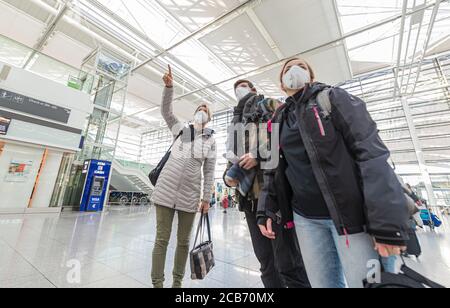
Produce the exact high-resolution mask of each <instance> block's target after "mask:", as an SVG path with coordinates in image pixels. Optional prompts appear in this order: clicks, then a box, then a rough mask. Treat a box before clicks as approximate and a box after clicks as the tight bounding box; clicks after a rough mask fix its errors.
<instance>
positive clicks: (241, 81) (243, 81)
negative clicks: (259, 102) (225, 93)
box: [234, 79, 256, 90]
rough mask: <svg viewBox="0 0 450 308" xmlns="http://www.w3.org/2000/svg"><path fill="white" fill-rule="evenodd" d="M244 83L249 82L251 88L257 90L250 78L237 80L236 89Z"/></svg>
mask: <svg viewBox="0 0 450 308" xmlns="http://www.w3.org/2000/svg"><path fill="white" fill-rule="evenodd" d="M243 83H247V84H248V85H249V86H250V88H251V89H252V90H256V88H255V86H254V85H253V83H252V82H251V81H249V80H246V79H240V80H238V81H236V82H235V83H234V90H236V89H237V87H239V85H241V84H243Z"/></svg>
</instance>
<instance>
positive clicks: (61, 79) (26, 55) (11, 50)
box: [0, 35, 94, 94]
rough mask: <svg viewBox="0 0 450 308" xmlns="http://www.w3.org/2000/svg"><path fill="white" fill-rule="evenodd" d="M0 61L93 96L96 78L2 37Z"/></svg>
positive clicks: (0, 38)
mask: <svg viewBox="0 0 450 308" xmlns="http://www.w3.org/2000/svg"><path fill="white" fill-rule="evenodd" d="M0 61H2V62H5V63H8V64H10V65H12V66H15V67H18V68H22V69H25V70H27V71H30V72H33V73H35V74H37V75H40V76H42V77H44V78H47V79H50V80H52V81H55V82H57V83H60V84H63V85H65V86H67V87H70V88H72V89H75V90H78V91H82V92H84V93H88V94H91V92H92V88H93V85H94V76H93V75H91V74H88V73H86V72H83V71H82V70H80V69H79V68H76V67H73V66H70V65H68V64H66V63H63V62H61V61H59V60H57V59H55V58H52V57H50V56H48V55H45V54H43V53H41V52H39V51H37V50H34V49H33V48H30V47H28V46H25V45H24V44H22V43H19V42H17V41H15V40H12V39H10V38H8V37H6V36H3V35H0Z"/></svg>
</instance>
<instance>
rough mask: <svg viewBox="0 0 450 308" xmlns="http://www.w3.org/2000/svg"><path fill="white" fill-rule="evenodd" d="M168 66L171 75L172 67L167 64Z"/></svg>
mask: <svg viewBox="0 0 450 308" xmlns="http://www.w3.org/2000/svg"><path fill="white" fill-rule="evenodd" d="M168 67H169V76H170V77H172V67H171V66H170V64H169V65H168Z"/></svg>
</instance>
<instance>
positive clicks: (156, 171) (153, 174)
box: [148, 130, 183, 186]
mask: <svg viewBox="0 0 450 308" xmlns="http://www.w3.org/2000/svg"><path fill="white" fill-rule="evenodd" d="M181 135H183V130H182V131H180V133H179V134H178V136H177V137H176V138H175V140H174V141H173V143H172V145H171V146H170V148H169V149H168V150H167V153H166V155H164V157H163V158H162V159H161V161H160V162H159V163H158V165H157V166H156V168H155V169H153V170H152V171H151V172H150V174H149V175H148V178H149V179H150V183H152V185H153V186H156V183H157V182H158V178H159V175H160V174H161V172H162V170H163V169H164V166H165V165H166V164H167V161H168V160H169V158H170V154H171V153H172V147H173V145H174V144H175V142H176V141H177V140H178V139H179V138H180V137H181Z"/></svg>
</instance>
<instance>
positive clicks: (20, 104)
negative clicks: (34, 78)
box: [0, 89, 71, 124]
mask: <svg viewBox="0 0 450 308" xmlns="http://www.w3.org/2000/svg"><path fill="white" fill-rule="evenodd" d="M0 107H4V108H8V109H12V110H17V111H20V112H24V113H28V114H32V115H35V116H38V117H42V118H45V119H49V120H53V121H57V122H61V123H64V124H67V123H68V122H69V117H70V112H71V110H70V109H67V108H63V107H59V106H56V105H53V104H49V103H46V102H43V101H40V100H37V99H34V98H31V97H28V96H24V95H21V94H17V93H14V92H11V91H7V90H3V89H0Z"/></svg>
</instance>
